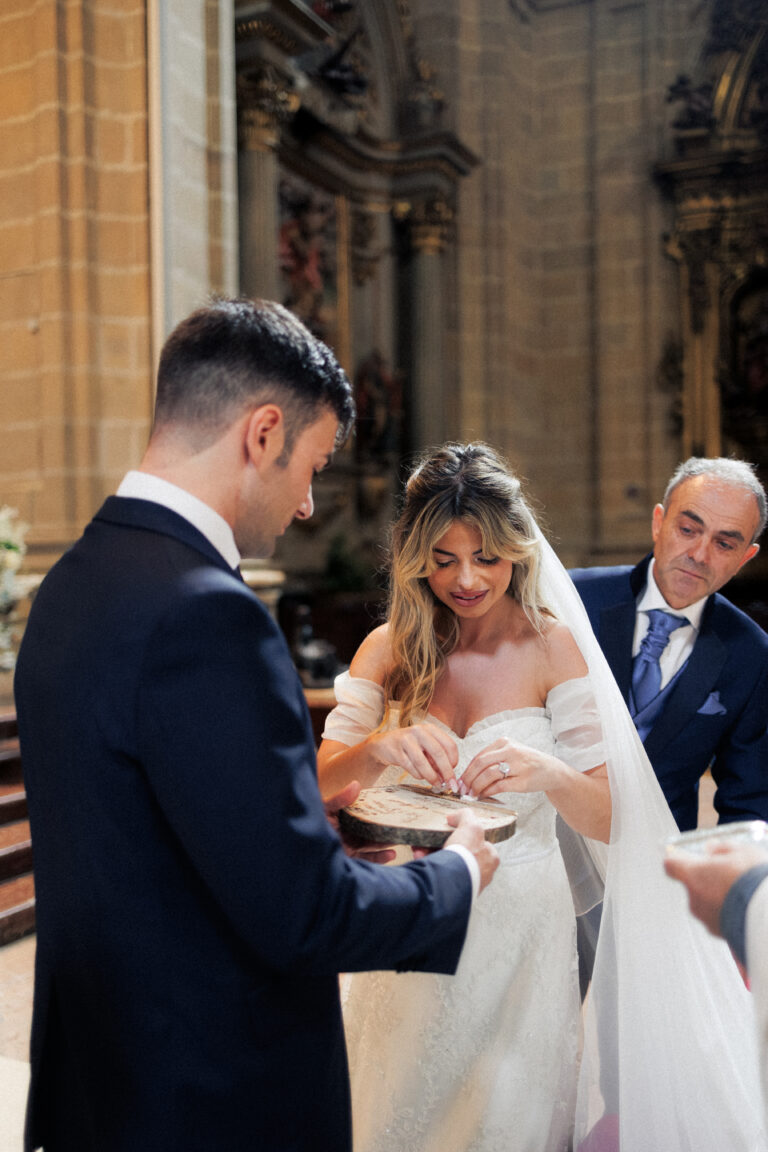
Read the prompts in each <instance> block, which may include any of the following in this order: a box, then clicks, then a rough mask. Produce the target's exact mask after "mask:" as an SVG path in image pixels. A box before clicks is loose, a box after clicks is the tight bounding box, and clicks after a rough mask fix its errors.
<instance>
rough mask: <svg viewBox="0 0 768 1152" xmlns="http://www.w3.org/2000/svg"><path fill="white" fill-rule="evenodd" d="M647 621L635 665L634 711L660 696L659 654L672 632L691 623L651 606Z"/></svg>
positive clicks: (633, 672)
mask: <svg viewBox="0 0 768 1152" xmlns="http://www.w3.org/2000/svg"><path fill="white" fill-rule="evenodd" d="M648 620H649V625H648V631H647V632H646V634H645V636H644V637H643V642H642V644H641V645H640V651H639V652H638V654H637V656H635V662H634V665H633V667H632V695H633V697H634V702H635V713H638V712H642V711H643V709H644V708H647V707H648V705H649V704H650V702H651V700H654V699H655V698H656V697H657V696H658V694H659V690H660V688H661V667H660V665H659V657H660V656H661V654H662V652H663V651H664V649H665V648H666V646H667V644H668V643H669V637H670V634H671V633H672V632H674V630H675V629H676V628H682V626H683V625H684V624H687V623H688V621H687V620H686V619H685V618H684V617H682V616H673V615H672V613H671V612H665V611H664V610H663V609H662V608H652V609H651V610H650V612H649V613H648Z"/></svg>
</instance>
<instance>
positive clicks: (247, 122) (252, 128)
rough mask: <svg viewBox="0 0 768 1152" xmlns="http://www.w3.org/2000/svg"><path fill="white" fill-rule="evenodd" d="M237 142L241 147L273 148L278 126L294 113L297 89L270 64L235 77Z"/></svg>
mask: <svg viewBox="0 0 768 1152" xmlns="http://www.w3.org/2000/svg"><path fill="white" fill-rule="evenodd" d="M237 94H238V99H237V107H238V143H239V146H240V148H241V150H242V151H246V152H247V151H251V150H256V151H263V150H265V149H267V148H274V147H275V145H276V143H277V140H278V136H279V131H280V128H281V126H282V125H283V124H285V123H287V121H289V120H290V119H291V117H292V116H294V115H295V113H296V111H297V110H298V108H299V105H300V103H301V101H300V98H299V95H298V93H296V92H294V91H292V90H291V88H290V87H289V86H288V85H287V84H285V83H282V82H281V81H280V79H279V77H278V75H277V73H276V72H275V70H274V69H273V68H269V67H264V68H253V69H251V70H250V71H249V72H247V73H241V74H240V75H239V76H238V78H237Z"/></svg>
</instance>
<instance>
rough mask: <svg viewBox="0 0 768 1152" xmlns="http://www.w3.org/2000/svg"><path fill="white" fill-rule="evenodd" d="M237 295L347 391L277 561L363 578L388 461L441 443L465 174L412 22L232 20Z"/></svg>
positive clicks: (240, 15)
mask: <svg viewBox="0 0 768 1152" xmlns="http://www.w3.org/2000/svg"><path fill="white" fill-rule="evenodd" d="M236 39H237V68H238V116H239V139H240V154H239V173H240V177H239V178H240V267H241V287H242V289H243V291H245V292H246V293H248V294H250V295H269V296H277V297H278V298H279V299H281V300H282V301H283V302H284V303H285V304H287V305H288V306H289V307H291V308H292V309H293V310H294V311H295V312H296V313H297V314H298V315H299V316H300V317H301V318H302V319H303V320H304V321H305V322H306V323H307V324H308V325H309V326H310V328H312V329H313V330H314V331H315V332H316V333H317V334H318V335H319V336H321V337H322V338H323V339H325V340H326V341H327V342H328V343H330V344H331V346H332V347H333V348H334V350H335V351H336V353H337V355H338V356H339V358H340V360H341V362H342V364H343V365H344V366H345V368H346V369H347V371H348V374H349V375H350V378H351V379H352V380H353V381H354V384H355V389H356V393H357V398H358V407H359V420H358V430H357V435H356V437H355V439H354V441H353V442H352V443H351V444H350V445H349V446H348V447H347V448H346V449H345V451H344V452H342V453H341V454H340V455H339V458H338V459H337V462H336V464H335V466H334V469H333V470H332V471H331V472H330V473H328V474H327V475H325V476H323V477H322V478H321V479H320V480H319V482H318V484H317V490H316V513H315V516H314V517H313V519H312V520H311V521H309V522H306V523H304V524H302V525H299V526H297V527H296V530H295V531H293V532H292V533H290V534H288V535H287V536H286V537H285V538H284V539H283V540H281V542H280V545H279V553H278V559H279V562H280V563H281V564H282V565H283V566H284V567H285V568H286V569H287V570H288V571H289V573H294V574H297V575H298V574H303V575H304V576H305V577H309V578H313V577H319V576H320V575H321V574H322V573H323V571H324V569H325V568H326V567H327V565H328V564H329V562H330V561H331V559H332V557H333V555H335V554H336V553H338V551H339V549H341V550H342V551H346V552H348V553H349V554H350V555H353V556H354V557H355V560H356V561H357V562H358V563H359V564H361V565H362V566H363V567H367V569H368V572H369V573H370V574H372V573H373V571H374V570H375V569H376V568H377V567H378V566H379V565H380V563H381V542H382V539H383V538H384V536H385V533H386V527H387V524H388V522H389V520H390V519H391V515H392V508H393V498H394V495H395V493H396V491H397V488H398V486H399V481H400V468H401V462H402V460H403V458H404V457H405V456H407V455H408V454H410V453H412V452H413V451H414V450H417V449H419V448H420V447H422V446H424V445H425V444H430V443H436V442H440V441H442V440H444V439H445V438H446V437H447V436H448V435H451V434H453V435H455V434H456V432H455V420H453V418H452V411H453V407H454V405H453V403H452V400H453V398H455V397H456V395H457V389H456V388H455V387H453V388H451V387H446V378H447V377H448V376H453V378H454V379H455V378H456V367H455V359H453V358H452V357H451V355H450V351H449V349H448V347H447V343H448V342H447V333H448V332H449V329H450V319H449V318H450V316H451V315H455V313H456V301H455V272H454V267H455V265H454V260H455V253H454V242H455V236H456V225H457V197H458V185H459V184H460V182H461V181H462V179H463V178H464V177H466V176H467V175H468V173H469V172H470V171H471V170H472V168H473V167H474V166H475V164H476V160H475V158H474V156H473V155H472V154H471V152H470V151H469V150H468V149H467V148H466V147H465V146H464V145H463V143H462V142H461V141H460V139H459V138H458V137H457V136H456V134H455V133H453V132H451V131H448V130H446V127H445V125H444V122H443V113H444V97H443V95H442V92H441V90H440V88H439V86H438V85H437V83H436V79H435V75H434V71H433V69H432V67H431V65H430V63H429V62H428V60H427V59H426V58H425V57H424V56H422V55H421V54H420V51H419V47H418V44H417V40H416V36H415V32H414V26H413V22H412V18H411V9H410V5H409V3H407V2H406V0H400V2H399V3H397V4H392V3H388V2H387V3H384V2H381V0H380V2H377V3H372V4H355V5H340V6H339V11H338V12H337V11H336V10H335V8H334V5H332V4H323V3H314V4H308V3H298V2H292V0H281V2H275V3H268V4H264V5H260V6H259V9H258V14H257V15H254V14H253V13H252V11H251V6H249V5H248V4H238V5H236Z"/></svg>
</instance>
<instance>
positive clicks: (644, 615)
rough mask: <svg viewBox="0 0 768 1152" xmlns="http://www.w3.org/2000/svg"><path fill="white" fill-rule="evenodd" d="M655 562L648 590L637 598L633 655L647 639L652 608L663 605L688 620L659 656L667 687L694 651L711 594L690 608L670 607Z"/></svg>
mask: <svg viewBox="0 0 768 1152" xmlns="http://www.w3.org/2000/svg"><path fill="white" fill-rule="evenodd" d="M655 563H656V561H655V560H653V559H652V560H651V563H650V565H649V567H648V581H647V583H646V585H645V589H644V590H643V592H641V593H640V596H639V597H638V600H637V608H636V610H635V637H634V640H633V642H632V655H633V657H634V656H637V654H638V652H639V651H640V645H641V644H642V642H643V638H644V636H645V634H646V632H647V631H648V612H649V611H650V609H652V608H661V609H663V611H664V612H671V613H672V615H673V616H680V617H681V618H682V619H684V620H686V621H687V623H686V624H684V625H682V626H681V627H680V628H676V629H675V630H674V632H672V633H671V635H670V637H669V641H668V643H667V646H666V648H665V649H664V651H663V652H662V654H661V656H660V657H659V667H660V669H661V687H662V688H664V687H665V685H667V684H668V683H669V681H670V680H671V679H672V677H673V676H674V675H675V673H676V672H678V671H679V670H680V669H681V668H682V666H683V664H685V662H686V660H687V659H688V657H689V656H690V654H691V652H692V651H693V646H694V644H695V643H696V638H697V636H698V635H699V628H700V627H701V616H702V613H703V611H704V605H705V604H706V602H707V597H706V596H703V597H702V598H701V600H696V601H695V603H693V604H689V605H688V607H687V608H670V606H669V604H667V602H666V600H665V599H664V597H663V596H662V594H661V592H660V591H659V586H658V584H657V583H656V578H655V576H654V573H653V569H654V565H655Z"/></svg>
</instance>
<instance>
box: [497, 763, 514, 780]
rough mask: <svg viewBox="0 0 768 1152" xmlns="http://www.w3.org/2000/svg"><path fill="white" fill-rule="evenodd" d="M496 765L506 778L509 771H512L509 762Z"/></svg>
mask: <svg viewBox="0 0 768 1152" xmlns="http://www.w3.org/2000/svg"><path fill="white" fill-rule="evenodd" d="M496 767H497V768H498V770H499V772H501V774H502V776H503V777H504V778H505V779H506V777H507V776H509V773H510V772H511V768H510V767H509V764H497V765H496Z"/></svg>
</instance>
